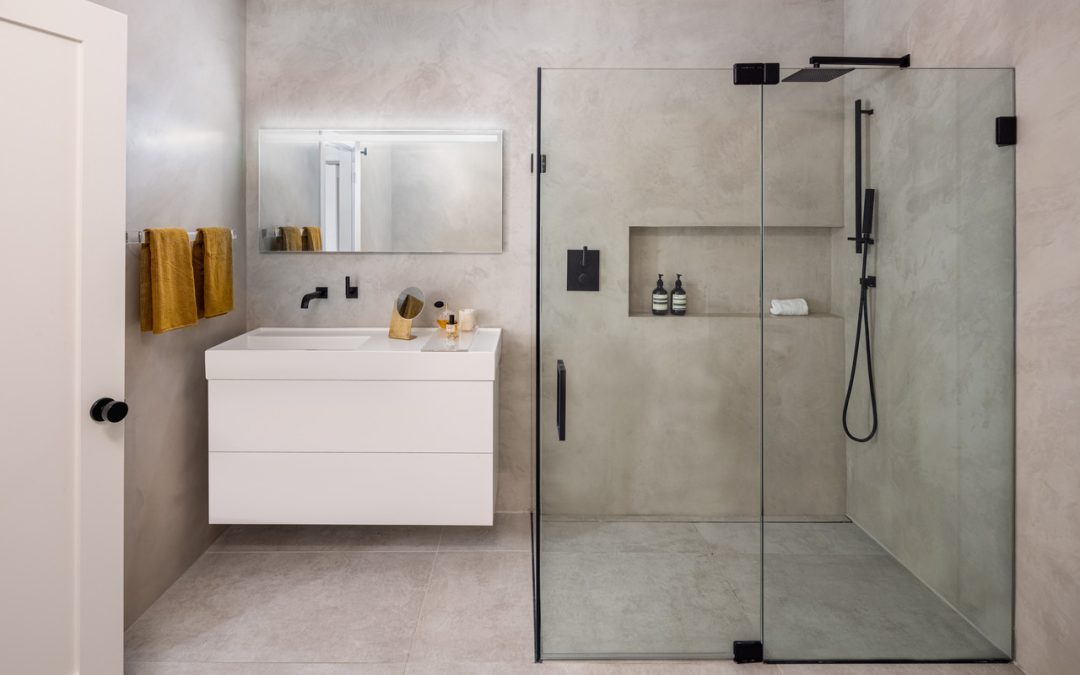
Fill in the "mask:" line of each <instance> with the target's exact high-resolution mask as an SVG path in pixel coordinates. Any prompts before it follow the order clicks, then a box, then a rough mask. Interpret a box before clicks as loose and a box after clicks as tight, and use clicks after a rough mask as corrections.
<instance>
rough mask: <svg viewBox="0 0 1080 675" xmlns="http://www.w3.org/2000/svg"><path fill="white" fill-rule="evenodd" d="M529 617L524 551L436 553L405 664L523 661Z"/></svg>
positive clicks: (529, 649) (527, 655)
mask: <svg viewBox="0 0 1080 675" xmlns="http://www.w3.org/2000/svg"><path fill="white" fill-rule="evenodd" d="M532 618H533V610H532V557H531V555H530V554H529V553H525V552H517V551H460V552H453V551H451V552H440V553H439V554H438V555H437V556H436V559H435V566H434V569H433V570H432V573H431V583H430V585H429V587H428V592H427V596H426V597H425V599H424V607H423V613H422V614H421V617H420V623H419V625H418V626H417V628H416V638H415V640H414V642H413V647H412V651H411V652H410V654H409V661H410V662H419V663H429V664H430V663H467V662H475V663H528V662H530V661H532V659H533V623H532Z"/></svg>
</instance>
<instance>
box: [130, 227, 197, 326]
mask: <svg viewBox="0 0 1080 675" xmlns="http://www.w3.org/2000/svg"><path fill="white" fill-rule="evenodd" d="M198 320H199V319H198V316H197V312H196V309H195V273H194V271H193V270H192V267H191V241H190V240H189V239H188V234H187V231H186V230H179V229H174V228H161V229H153V230H146V243H145V244H143V245H142V248H141V249H140V250H139V327H140V328H141V329H142V330H144V331H153V332H154V333H164V332H166V331H170V330H173V329H175V328H184V327H185V326H192V325H194V324H195V323H196V322H197V321H198Z"/></svg>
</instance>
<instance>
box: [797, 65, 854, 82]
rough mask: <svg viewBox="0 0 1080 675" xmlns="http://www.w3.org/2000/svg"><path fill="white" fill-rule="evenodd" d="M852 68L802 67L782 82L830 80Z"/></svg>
mask: <svg viewBox="0 0 1080 675" xmlns="http://www.w3.org/2000/svg"><path fill="white" fill-rule="evenodd" d="M853 70H855V69H854V68H803V69H802V70H796V71H795V72H794V73H792V74H791V75H788V76H787V77H785V78H784V82H832V81H833V80H835V79H836V78H838V77H840V76H841V75H847V74H848V73H850V72H851V71H853Z"/></svg>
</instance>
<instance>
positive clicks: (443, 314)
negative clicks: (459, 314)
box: [435, 300, 450, 330]
mask: <svg viewBox="0 0 1080 675" xmlns="http://www.w3.org/2000/svg"><path fill="white" fill-rule="evenodd" d="M435 310H436V311H437V312H438V314H436V315H435V323H437V324H439V330H446V323H447V321H448V320H449V319H450V308H449V307H447V306H446V303H445V302H443V301H442V300H436V301H435Z"/></svg>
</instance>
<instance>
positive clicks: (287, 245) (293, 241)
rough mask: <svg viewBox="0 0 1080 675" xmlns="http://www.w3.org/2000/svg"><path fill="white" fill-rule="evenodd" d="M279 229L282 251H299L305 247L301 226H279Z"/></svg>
mask: <svg viewBox="0 0 1080 675" xmlns="http://www.w3.org/2000/svg"><path fill="white" fill-rule="evenodd" d="M278 229H279V230H281V250H282V251H299V250H300V249H301V248H303V245H302V244H301V239H302V237H301V236H300V228H299V227H279V228H278Z"/></svg>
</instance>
